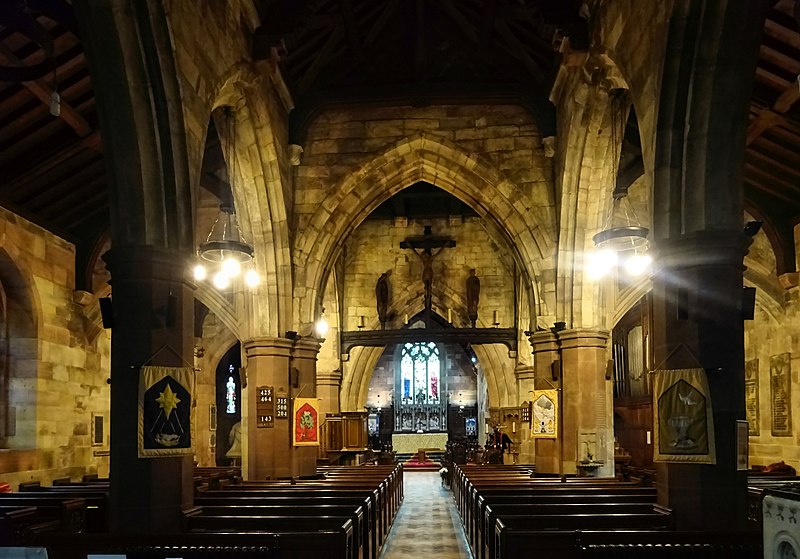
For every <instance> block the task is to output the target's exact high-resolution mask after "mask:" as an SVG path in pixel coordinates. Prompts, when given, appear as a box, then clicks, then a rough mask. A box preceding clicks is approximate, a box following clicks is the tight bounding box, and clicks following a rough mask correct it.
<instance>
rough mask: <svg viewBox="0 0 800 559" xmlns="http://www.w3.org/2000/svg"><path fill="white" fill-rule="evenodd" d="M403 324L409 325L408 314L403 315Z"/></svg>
mask: <svg viewBox="0 0 800 559" xmlns="http://www.w3.org/2000/svg"><path fill="white" fill-rule="evenodd" d="M403 324H408V315H407V314H404V315H403Z"/></svg>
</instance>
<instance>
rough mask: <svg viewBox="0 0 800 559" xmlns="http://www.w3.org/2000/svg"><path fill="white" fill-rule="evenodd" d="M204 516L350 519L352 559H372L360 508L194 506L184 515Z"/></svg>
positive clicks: (311, 505) (365, 519) (237, 504)
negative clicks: (351, 524)
mask: <svg viewBox="0 0 800 559" xmlns="http://www.w3.org/2000/svg"><path fill="white" fill-rule="evenodd" d="M198 511H199V514H200V515H202V516H257V517H280V516H310V517H338V516H341V517H347V518H350V520H352V521H353V559H370V531H369V523H368V521H367V518H366V517H365V511H364V508H363V507H362V506H360V505H342V504H335V505H331V504H326V505H323V504H304V505H288V504H286V503H283V504H280V505H253V504H239V502H236V501H234V504H225V505H203V506H198V507H194V509H191V511H187V512H186V513H185V514H186V516H187V517H191V516H194V515H195V514H198Z"/></svg>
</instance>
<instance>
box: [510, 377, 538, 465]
mask: <svg viewBox="0 0 800 559" xmlns="http://www.w3.org/2000/svg"><path fill="white" fill-rule="evenodd" d="M514 375H515V376H516V377H517V394H519V404H520V405H522V402H530V401H531V397H532V396H533V394H532V392H533V389H534V378H535V376H536V369H535V367H531V366H528V365H519V366H517V368H516V369H515V370H514ZM519 437H520V445H519V460H518V462H519V463H520V464H535V463H536V448H535V444H534V441H533V440H532V439H531V426H530V423H521V424H520V426H519Z"/></svg>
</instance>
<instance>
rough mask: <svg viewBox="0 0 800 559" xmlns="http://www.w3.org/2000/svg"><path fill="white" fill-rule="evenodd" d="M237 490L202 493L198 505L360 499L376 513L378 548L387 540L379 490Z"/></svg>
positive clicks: (286, 487) (287, 488)
mask: <svg viewBox="0 0 800 559" xmlns="http://www.w3.org/2000/svg"><path fill="white" fill-rule="evenodd" d="M235 487H237V488H236V489H231V488H228V489H222V490H219V491H213V490H210V491H207V492H204V493H201V494H200V496H199V497H198V501H197V502H198V503H200V502H203V501H200V499H202V498H204V497H227V498H230V497H241V498H274V497H294V498H298V497H299V498H307V497H315V498H325V497H327V498H329V499H331V500H336V499H348V498H360V499H365V498H366V499H369V500H370V507H371V509H372V510H373V511H374V513H373V514H372V516H373V518H374V519H375V522H374V527H375V528H374V531H375V534H376V536H375V539H376V547H377V546H380V545H381V544H383V541H384V540H385V539H386V535H387V531H388V524H385V523H384V520H385V519H386V518H387V513H386V512H385V511H382V510H381V507H382V506H383V501H381V499H380V497H379V492H378V490H377V489H372V490H370V489H347V488H333V487H328V488H317V489H315V490H313V491H309V490H308V489H305V488H303V486H300V485H293V486H282V487H280V488H277V489H276V488H272V489H270V488H250V489H240V488H238V486H235Z"/></svg>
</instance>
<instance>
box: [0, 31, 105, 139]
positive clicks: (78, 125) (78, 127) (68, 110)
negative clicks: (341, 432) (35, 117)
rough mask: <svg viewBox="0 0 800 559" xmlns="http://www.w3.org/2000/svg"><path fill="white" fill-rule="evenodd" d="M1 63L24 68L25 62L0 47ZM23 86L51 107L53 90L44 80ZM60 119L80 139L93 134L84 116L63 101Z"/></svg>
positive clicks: (3, 47) (25, 83)
mask: <svg viewBox="0 0 800 559" xmlns="http://www.w3.org/2000/svg"><path fill="white" fill-rule="evenodd" d="M0 61H2V62H3V63H4V64H10V65H15V66H22V65H24V62H23V61H22V60H20V59H19V58H17V56H16V55H15V54H14V53H13V52H12V51H10V50H8V49H7V48H6V47H5V46H3V45H0ZM22 83H23V85H24V86H25V87H26V88H28V90H29V91H30V92H31V93H33V95H34V96H36V97H37V98H38V99H39V100H40V101H41V102H42V103H44V104H45V106H48V107H49V106H50V101H51V96H52V94H53V90H52V89H51V88H50V86H48V85H47V83H46V82H45V81H44V80H42V79H39V80H35V81H30V82H22ZM60 117H61V118H62V119H63V120H64V122H66V123H67V124H68V125H69V126H70V128H72V129H73V130H74V131H75V133H76V134H77V135H78V137H80V138H85V137H86V136H88V135H89V134H91V133H92V127H91V125H90V124H89V123H88V122H87V121H86V119H85V118H83V116H82V115H81V114H80V113H79V112H78V111H76V110H75V109H73V108H72V107H71V106H70V105H69V103H67V102H66V101H64V100H63V99H62V100H61V113H60Z"/></svg>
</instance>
